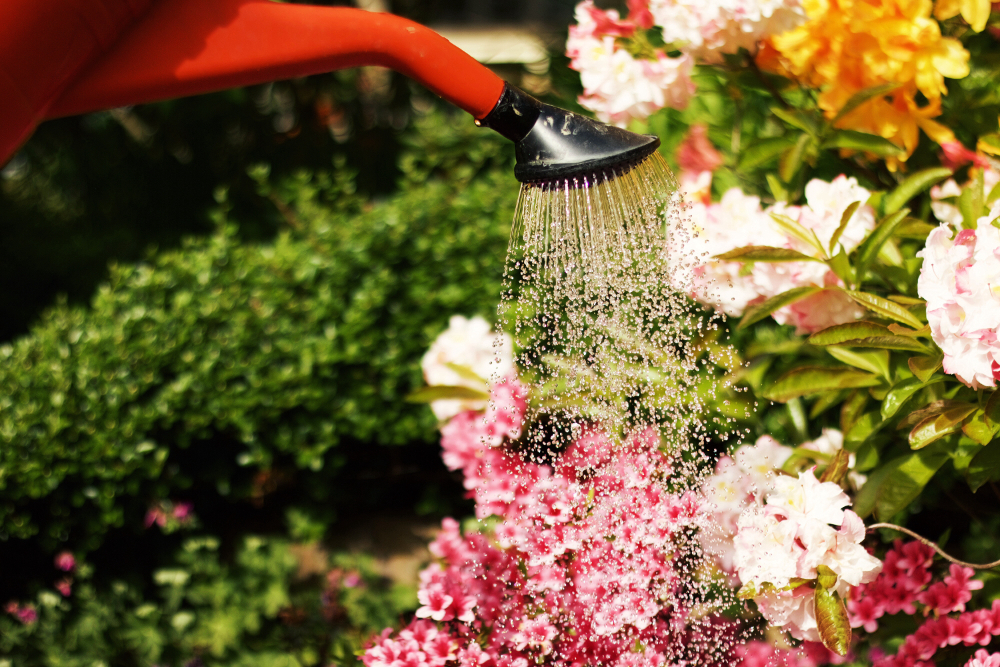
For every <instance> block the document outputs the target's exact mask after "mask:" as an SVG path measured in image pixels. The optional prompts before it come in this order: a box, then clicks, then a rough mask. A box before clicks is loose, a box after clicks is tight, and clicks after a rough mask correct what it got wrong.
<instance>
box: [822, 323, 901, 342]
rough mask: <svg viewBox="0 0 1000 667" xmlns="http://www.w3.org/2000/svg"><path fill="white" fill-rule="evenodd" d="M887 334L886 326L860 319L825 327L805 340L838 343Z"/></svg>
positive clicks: (889, 333)
mask: <svg viewBox="0 0 1000 667" xmlns="http://www.w3.org/2000/svg"><path fill="white" fill-rule="evenodd" d="M889 335H891V332H890V331H889V328H888V327H886V326H884V325H881V324H877V323H875V322H869V321H867V320H861V321H858V322H849V323H847V324H837V325H834V326H832V327H827V328H826V329H823V330H822V331H817V332H816V333H814V334H812V335H811V336H809V338H807V339H806V342H807V343H809V344H810V345H840V344H841V343H846V342H848V341H853V340H857V339H859V338H868V337H871V336H889Z"/></svg>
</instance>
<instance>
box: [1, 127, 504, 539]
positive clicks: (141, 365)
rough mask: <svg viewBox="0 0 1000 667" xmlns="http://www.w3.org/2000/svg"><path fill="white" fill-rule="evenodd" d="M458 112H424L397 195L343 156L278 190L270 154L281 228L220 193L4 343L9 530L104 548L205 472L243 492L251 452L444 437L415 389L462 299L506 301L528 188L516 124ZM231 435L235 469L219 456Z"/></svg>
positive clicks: (4, 498) (488, 307) (268, 458)
mask: <svg viewBox="0 0 1000 667" xmlns="http://www.w3.org/2000/svg"><path fill="white" fill-rule="evenodd" d="M453 125H454V124H453V123H451V122H449V121H448V119H446V118H440V117H433V118H431V119H429V120H426V121H424V122H423V123H421V124H419V125H418V127H417V132H418V133H417V134H416V135H414V136H415V137H416V138H413V139H410V140H409V141H410V146H409V149H408V153H407V155H406V156H404V158H403V161H402V164H403V166H404V172H405V173H406V174H407V175H408V176H407V177H406V178H404V185H403V187H402V189H401V191H400V192H399V193H398V194H397V195H395V196H393V197H392V198H389V199H387V200H385V201H382V202H378V203H372V202H366V201H362V200H361V199H360V198H358V197H357V196H355V195H354V194H353V183H352V181H351V178H350V177H349V175H346V174H345V173H344V172H343V171H334V172H331V173H328V174H323V173H320V174H299V175H297V176H296V177H294V178H291V179H287V180H285V181H283V182H281V183H278V184H276V185H275V186H273V188H272V186H270V185H269V184H268V183H267V182H266V170H264V169H261V170H258V172H257V173H256V174H255V176H256V177H257V178H258V180H259V182H260V187H261V192H262V193H263V194H265V195H266V196H267V197H269V198H270V199H271V200H272V201H273V202H274V203H275V205H276V210H277V211H278V212H279V213H280V214H281V215H283V216H284V218H285V219H286V220H287V222H288V229H287V231H285V232H283V233H281V234H280V235H279V236H278V237H277V238H276V239H275V240H274V241H273V242H270V243H266V244H245V243H242V242H241V241H240V239H239V236H238V228H237V227H236V226H235V225H234V224H232V223H231V222H229V221H228V220H227V216H226V205H225V196H224V193H220V197H219V200H220V210H219V212H218V213H217V218H218V225H219V228H218V232H217V233H216V234H215V235H214V236H211V237H210V238H206V239H197V240H190V241H188V242H186V243H185V244H184V246H183V248H182V249H181V250H178V251H171V252H165V253H161V254H156V255H153V256H151V257H150V259H149V260H148V261H147V262H143V263H138V264H132V265H123V266H116V267H112V270H111V276H110V279H109V281H108V283H107V284H106V285H104V286H102V287H101V288H100V290H99V292H98V294H97V295H96V296H95V298H94V300H93V303H92V305H91V307H90V308H88V309H83V308H75V307H67V306H65V305H57V306H56V307H54V308H52V309H51V310H50V311H48V312H47V314H46V315H44V317H43V318H42V320H41V321H40V322H39V323H38V324H37V325H36V326H34V327H33V329H32V330H31V332H30V334H29V335H27V336H25V337H24V338H21V339H19V340H17V341H16V342H15V343H14V344H12V345H6V346H2V347H0V538H2V539H6V538H10V537H15V538H27V537H29V536H32V535H36V534H37V535H38V536H39V538H40V539H41V540H42V544H43V545H45V547H44V548H46V549H55V548H56V547H57V546H58V545H59V544H60V543H66V542H68V543H69V544H71V545H73V546H74V548H82V549H89V548H93V547H95V546H97V545H98V544H99V543H100V540H101V536H102V534H103V533H104V532H105V531H106V530H107V529H108V528H109V527H112V526H120V525H122V524H123V523H124V521H125V517H126V515H127V514H128V515H129V516H132V517H134V516H141V512H142V511H143V508H144V507H145V506H146V504H148V503H149V502H150V501H151V500H152V499H155V498H165V497H169V496H170V495H171V493H173V492H176V490H177V488H183V487H184V485H188V484H190V483H191V479H192V476H195V475H196V474H201V475H202V476H204V474H209V473H210V474H211V475H214V476H215V478H216V479H215V481H216V482H217V483H218V484H219V488H220V489H223V488H225V487H226V486H227V485H228V483H229V479H230V477H231V476H232V470H233V469H234V468H235V464H236V463H238V464H240V465H242V466H251V467H253V466H257V467H261V468H264V467H267V466H269V465H271V463H272V461H273V460H274V459H275V457H285V458H288V457H291V459H293V460H294V465H296V466H298V467H302V468H309V469H312V470H318V469H320V468H322V467H323V465H324V461H325V460H328V459H329V457H327V458H326V459H325V458H324V454H325V453H327V452H328V450H330V448H331V447H334V446H335V445H336V444H337V443H338V441H340V440H342V439H345V438H349V439H353V440H360V441H366V442H370V443H374V444H381V445H399V444H404V443H407V442H413V441H421V440H422V441H427V440H430V439H432V438H433V435H434V431H433V428H434V423H433V419H432V416H431V415H430V413H429V411H428V410H427V409H426V407H425V406H420V405H409V404H406V403H404V402H403V401H402V397H403V396H405V394H406V393H407V392H409V391H410V390H411V389H412V388H414V387H416V386H418V385H419V384H420V382H421V378H420V369H419V360H420V357H421V355H422V354H423V352H424V351H425V350H426V348H427V346H428V344H429V343H430V341H431V340H432V338H433V337H434V336H435V335H436V334H437V333H439V332H440V331H441V330H442V329H443V328H444V327H445V326H446V322H447V319H448V317H449V316H450V315H452V314H454V313H465V314H471V313H481V314H483V315H486V316H487V317H489V316H491V315H492V309H493V308H494V306H495V303H496V300H497V298H498V295H499V293H500V279H501V274H502V267H503V259H504V253H505V248H506V243H507V237H508V233H509V228H510V220H511V217H512V215H513V205H514V202H515V199H516V192H517V184H516V182H515V181H514V179H513V177H512V176H511V174H510V171H509V170H508V169H507V168H506V167H507V165H509V162H510V151H509V149H508V147H507V146H505V145H504V144H503V143H502V140H501V142H498V141H496V140H494V139H493V138H491V137H487V136H486V135H484V134H480V133H478V132H477V130H476V129H475V128H474V127H472V125H471V123H469V124H467V125H468V127H469V128H471V130H470V129H468V128H465V127H464V126H459V127H453ZM435 128H437V129H436V130H435ZM443 128H447V131H446V130H445V129H443ZM425 133H426V134H425ZM473 133H476V134H475V135H474V136H472V134H473ZM455 134H457V135H459V136H458V138H457V139H456V138H455V137H454V136H453V135H455ZM436 136H437V137H447V140H446V141H440V142H438V143H435V137H436ZM470 146H473V148H472V149H470V148H469V147H470ZM470 153H472V154H473V155H474V157H473V158H472V159H470V158H469V157H468V155H469V154H470ZM484 165H485V166H491V165H492V166H500V167H501V168H499V169H488V170H486V171H483V168H484ZM477 173H479V177H478V178H476V179H472V176H473V175H474V174H477ZM431 174H433V175H442V176H445V178H444V179H432V180H430V181H429V182H424V181H425V179H426V177H427V176H428V175H431ZM470 179H471V180H470ZM227 446H228V447H230V448H233V452H234V458H235V460H234V461H231V463H232V464H233V465H232V466H230V467H229V468H227V467H225V466H223V467H221V468H218V469H217V470H214V471H207V472H206V470H204V469H201V468H203V467H204V466H201V465H200V464H199V460H200V456H201V454H200V452H202V451H204V453H205V456H210V454H211V453H212V450H213V448H215V451H222V450H225V447H227ZM178 448H184V449H186V452H185V456H184V457H182V458H178V453H179V451H180V450H179V449H178ZM226 451H228V450H226ZM179 467H180V469H179ZM330 474H331V475H334V474H335V471H330Z"/></svg>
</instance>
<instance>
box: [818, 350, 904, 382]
mask: <svg viewBox="0 0 1000 667" xmlns="http://www.w3.org/2000/svg"><path fill="white" fill-rule="evenodd" d="M826 351H827V352H828V353H829V354H830V356H831V357H833V358H834V359H836V360H837V361H842V362H844V363H845V364H847V365H848V366H854V367H855V368H860V369H861V370H863V371H869V372H871V373H878V374H879V375H881V376H882V377H884V378H885V379H886V380H891V379H892V377H891V375H890V373H889V351H888V350H855V349H852V348H848V347H841V346H839V345H830V346H827V348H826Z"/></svg>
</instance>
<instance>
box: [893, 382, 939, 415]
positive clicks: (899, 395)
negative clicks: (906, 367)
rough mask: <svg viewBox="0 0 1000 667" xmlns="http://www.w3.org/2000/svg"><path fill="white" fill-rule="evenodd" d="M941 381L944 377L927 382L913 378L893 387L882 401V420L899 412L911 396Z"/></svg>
mask: <svg viewBox="0 0 1000 667" xmlns="http://www.w3.org/2000/svg"><path fill="white" fill-rule="evenodd" d="M943 380H944V376H942V375H938V376H934V377H931V378H928V379H927V380H921V379H920V378H917V377H913V378H907V379H906V380H903V381H902V382H899V383H897V384H895V385H893V387H892V389H890V390H889V393H887V394H886V395H885V398H884V399H883V400H882V410H881V412H882V419H888V418H889V417H892V416H893V415H894V414H896V412H898V411H899V408H900V407H902V406H903V404H904V403H906V401H907V400H909V398H910V397H911V396H913V395H914V394H915V393H917V392H918V391H920V390H921V389H923V388H924V387H927V386H929V385H931V384H934V383H936V382H942V381H943Z"/></svg>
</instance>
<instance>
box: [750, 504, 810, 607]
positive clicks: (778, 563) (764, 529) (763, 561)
mask: <svg viewBox="0 0 1000 667" xmlns="http://www.w3.org/2000/svg"><path fill="white" fill-rule="evenodd" d="M736 526H737V532H736V540H735V542H734V547H735V550H734V554H733V565H734V566H735V568H736V574H737V575H739V578H740V581H742V582H743V583H744V584H751V583H752V584H753V585H754V586H756V587H757V588H760V587H761V585H762V584H764V583H770V584H772V585H773V586H775V587H776V588H783V587H785V586H787V585H788V584H789V582H790V581H791V579H792V578H793V577H795V576H797V572H798V560H799V558H800V557H801V556H802V555H803V554H804V553H805V549H803V548H802V547H801V546H799V544H798V542H797V540H796V531H797V529H798V526H797V525H796V524H795V523H794V522H792V521H779V520H778V518H777V517H775V516H774V515H772V514H770V513H767V512H764V511H762V510H761V509H760V508H759V507H756V506H753V507H749V508H747V509H746V510H744V512H743V513H742V514H741V515H740V518H739V520H738V521H737V522H736Z"/></svg>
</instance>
